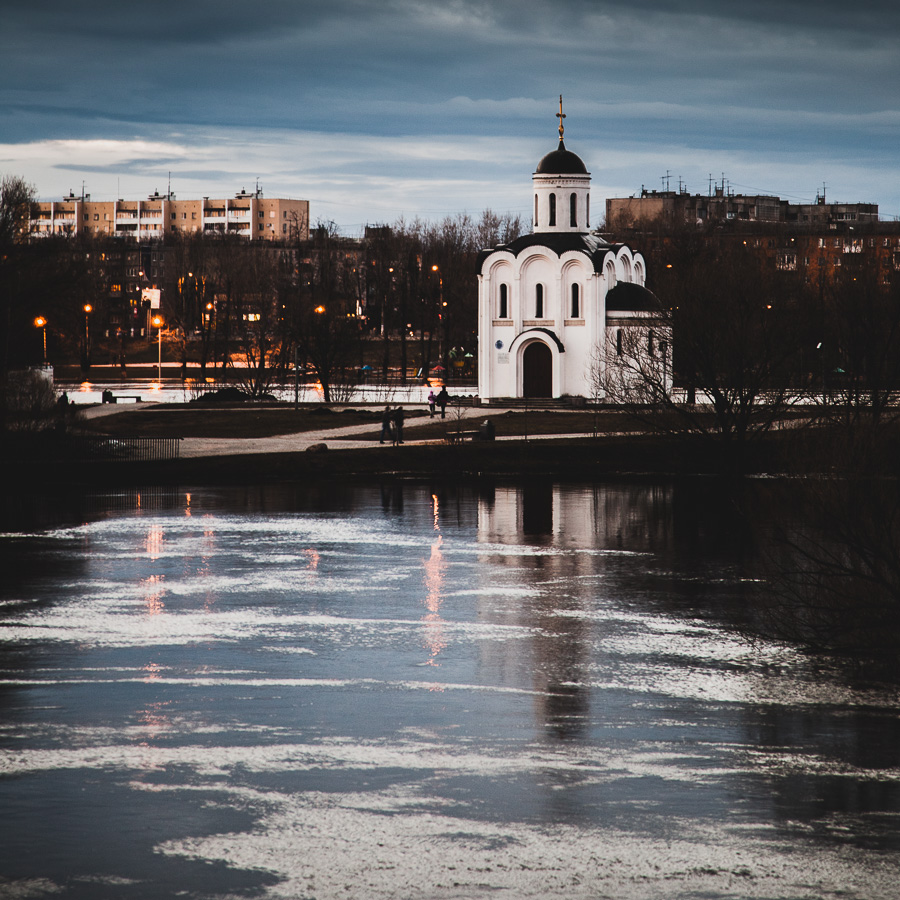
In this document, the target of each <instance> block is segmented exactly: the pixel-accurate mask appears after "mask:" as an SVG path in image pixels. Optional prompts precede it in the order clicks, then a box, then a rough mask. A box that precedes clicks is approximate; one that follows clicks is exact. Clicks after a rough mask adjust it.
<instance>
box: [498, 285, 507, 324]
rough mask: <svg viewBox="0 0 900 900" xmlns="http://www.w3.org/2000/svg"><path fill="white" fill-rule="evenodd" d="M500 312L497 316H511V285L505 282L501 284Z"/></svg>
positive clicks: (504, 317)
mask: <svg viewBox="0 0 900 900" xmlns="http://www.w3.org/2000/svg"><path fill="white" fill-rule="evenodd" d="M498 312H499V315H498V317H497V318H499V319H508V318H509V286H508V285H505V284H501V285H500V309H499V310H498Z"/></svg>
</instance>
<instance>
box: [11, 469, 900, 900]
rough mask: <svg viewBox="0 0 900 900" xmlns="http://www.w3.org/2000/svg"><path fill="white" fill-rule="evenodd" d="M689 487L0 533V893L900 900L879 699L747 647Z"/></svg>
mask: <svg viewBox="0 0 900 900" xmlns="http://www.w3.org/2000/svg"><path fill="white" fill-rule="evenodd" d="M688 490H691V488H689V487H686V486H685V485H665V484H655V485H646V484H616V485H598V486H567V487H563V486H559V485H552V484H543V483H535V484H530V485H527V486H524V487H516V486H502V485H501V486H493V487H490V488H488V487H483V488H480V489H478V490H470V489H459V490H452V489H449V488H446V487H431V488H426V487H417V486H414V485H404V486H400V485H396V484H391V485H386V486H384V487H383V488H381V487H352V486H347V485H343V486H335V485H318V486H312V487H309V488H291V487H284V486H280V487H270V488H255V487H247V488H242V489H235V490H230V491H221V490H218V491H217V490H204V489H199V490H198V489H192V490H190V491H189V492H178V491H174V490H172V491H168V492H167V491H160V492H153V491H150V492H140V494H131V495H128V494H126V495H116V496H109V497H106V498H96V497H95V498H92V499H91V500H90V501H89V502H86V506H84V507H81V508H80V509H81V510H82V512H81V514H80V521H81V522H82V524H76V525H55V526H53V527H49V528H46V529H43V530H37V531H34V532H32V533H19V534H17V535H8V536H6V537H0V562H2V563H3V567H4V572H6V573H8V576H9V577H7V578H5V579H4V583H3V585H2V587H0V603H2V605H0V624H2V631H0V640H2V642H3V647H4V655H3V671H2V683H0V703H2V708H3V711H4V714H3V717H2V723H3V724H2V726H0V805H2V808H3V809H4V814H3V816H0V829H2V832H0V846H3V847H4V851H3V852H4V861H3V865H2V868H0V879H3V878H5V879H6V881H3V880H0V894H3V893H4V891H6V892H7V893H10V894H12V895H20V896H28V895H29V892H30V894H31V895H37V896H40V891H44V892H45V893H46V892H51V891H52V892H55V893H53V896H61V897H73V898H96V897H101V898H103V897H116V898H144V897H147V898H151V897H153V898H160V897H169V896H171V897H174V896H192V897H209V896H217V897H238V896H241V897H304V896H309V897H317V898H330V897H338V896H340V897H347V896H350V897H363V896H364V897H373V898H379V897H385V898H386V897H398V896H403V897H473V896H482V895H486V894H488V893H494V892H496V891H505V892H506V895H507V896H514V897H517V898H518V897H548V896H552V897H585V898H586V897H602V896H609V897H617V898H632V897H633V898H645V897H649V898H655V897H660V898H662V897H666V898H671V897H705V898H724V897H761V898H762V897H767V898H772V897H783V898H794V897H796V898H801V897H803V898H807V897H831V896H841V897H845V898H846V897H850V898H870V900H871V898H888V897H894V896H896V891H895V888H896V878H897V875H898V874H900V872H898V865H897V862H896V858H897V857H896V851H897V849H898V837H900V818H898V817H900V787H898V785H900V781H898V776H900V758H898V757H900V750H898V747H900V716H898V710H897V702H896V701H897V696H896V692H895V691H893V690H891V689H887V688H884V689H876V688H860V687H856V686H854V685H852V684H849V683H848V682H846V681H845V680H844V679H843V678H842V677H841V675H840V673H839V672H838V671H837V670H835V669H832V668H829V667H828V666H825V665H813V664H812V663H811V662H810V661H809V660H807V659H805V658H804V657H803V656H801V655H800V654H798V653H797V652H796V651H794V650H792V649H791V648H789V647H786V646H783V645H779V644H775V643H772V642H768V641H765V640H761V639H760V640H757V641H756V642H754V643H752V644H751V643H748V642H747V641H746V640H745V639H743V638H742V637H741V636H740V630H739V626H740V625H741V624H742V623H743V622H745V621H746V617H747V609H748V606H752V602H753V597H754V592H755V591H759V590H761V589H763V588H762V585H761V583H760V582H757V581H756V580H754V571H753V569H752V554H750V553H748V552H747V550H746V547H745V542H744V539H743V537H742V536H741V534H740V533H739V532H737V531H735V530H734V529H731V530H729V527H728V526H729V523H728V522H727V521H725V520H724V519H723V512H722V507H721V505H717V504H716V503H712V504H711V505H710V508H708V509H704V508H702V507H703V502H702V495H703V494H702V492H698V491H696V490H694V493H693V495H692V498H693V500H694V502H691V503H688V502H687V499H688V498H687V495H686V494H685V491H688ZM709 494H710V495H714V494H715V489H714V490H712V491H710V492H709ZM698 497H699V498H700V499H698ZM84 509H87V510H88V512H87V513H86V514H85V513H84V512H83V510H84ZM735 527H736V526H735ZM729 535H731V536H730V537H729ZM48 847H52V848H53V852H52V853H48V852H47V849H48Z"/></svg>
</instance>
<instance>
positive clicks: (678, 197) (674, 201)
mask: <svg viewBox="0 0 900 900" xmlns="http://www.w3.org/2000/svg"><path fill="white" fill-rule="evenodd" d="M730 221H734V222H760V223H765V224H770V225H774V224H778V223H788V224H796V225H800V226H808V227H810V228H821V227H823V226H824V227H832V226H833V227H835V228H836V227H838V226H839V225H840V224H846V223H852V222H860V223H862V222H877V221H878V204H877V203H826V202H825V194H824V192H823V193H822V194H821V195H820V196H817V197H816V202H815V203H790V202H789V201H787V200H782V199H781V198H780V197H775V196H770V195H765V194H735V193H732V192H729V191H727V190H726V189H725V187H724V185H723V186H722V187H719V186H716V187H715V189H714V191H713V192H712V193H710V194H689V193H687V191H648V190H646V189H642V190H641V193H640V195H639V196H636V197H611V198H609V199H608V200H607V201H606V227H607V228H608V229H610V230H613V231H615V230H617V229H621V228H633V227H635V226H639V225H643V226H647V225H650V224H651V223H656V224H659V225H663V226H669V227H671V226H676V225H681V224H686V225H694V224H696V225H703V224H706V223H710V222H730Z"/></svg>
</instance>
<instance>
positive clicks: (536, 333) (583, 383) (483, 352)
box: [478, 245, 646, 400]
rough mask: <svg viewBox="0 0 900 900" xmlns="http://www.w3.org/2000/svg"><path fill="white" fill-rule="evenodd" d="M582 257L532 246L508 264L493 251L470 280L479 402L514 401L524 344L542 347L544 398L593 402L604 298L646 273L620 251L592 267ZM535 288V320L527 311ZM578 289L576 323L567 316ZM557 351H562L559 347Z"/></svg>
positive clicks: (508, 257)
mask: <svg viewBox="0 0 900 900" xmlns="http://www.w3.org/2000/svg"><path fill="white" fill-rule="evenodd" d="M597 268H599V271H595V263H594V261H592V259H591V257H589V256H588V255H587V254H586V253H584V252H581V251H577V250H573V251H568V252H565V253H563V254H562V256H557V255H556V254H555V253H554V252H553V251H552V250H550V249H549V248H548V247H545V246H540V245H538V246H532V247H528V248H526V249H524V250H522V251H521V252H520V253H519V255H518V256H515V255H514V254H513V253H512V252H510V251H509V250H497V251H496V252H494V253H492V254H490V255H489V256H488V257H487V258H486V259H485V260H484V262H483V265H482V269H481V274H480V275H479V278H478V308H479V317H478V336H479V353H478V359H479V370H478V393H479V396H480V397H481V398H482V399H484V400H490V399H494V398H500V397H516V398H518V397H522V396H524V394H523V366H522V354H523V352H524V350H525V348H526V347H527V346H528V344H529V343H531V342H533V341H539V342H541V343H543V344H544V345H545V346H547V347H548V348H549V350H550V353H551V358H552V396H553V397H562V396H580V397H593V396H595V394H596V387H595V385H594V382H595V377H594V376H593V372H592V368H593V367H594V366H595V365H596V363H595V360H596V359H597V357H598V355H599V354H598V350H597V348H599V347H602V346H603V344H604V340H605V327H606V302H605V301H606V294H607V292H608V291H609V290H610V289H611V288H612V287H615V285H616V283H618V282H620V281H628V282H634V283H637V284H641V285H643V280H644V272H645V271H646V266H645V265H644V260H643V258H642V257H641V255H640V254H635V253H633V252H632V251H631V250H630V248H628V247H627V246H616V247H610V249H609V250H608V251H607V253H606V255H605V256H604V257H603V259H602V260H601V261H600V264H599V265H598V266H597ZM504 284H505V285H506V286H507V316H506V317H505V318H501V316H500V312H501V310H500V290H501V285H504ZM538 284H542V285H543V295H544V308H543V315H541V316H540V317H539V316H538V315H537V310H536V309H535V298H536V287H537V285H538ZM573 284H577V285H578V288H579V305H580V309H579V315H578V316H577V317H573V316H572V315H571V312H572V310H571V288H572V285H573ZM560 344H561V345H562V347H560Z"/></svg>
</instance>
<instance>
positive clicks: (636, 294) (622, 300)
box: [606, 281, 660, 314]
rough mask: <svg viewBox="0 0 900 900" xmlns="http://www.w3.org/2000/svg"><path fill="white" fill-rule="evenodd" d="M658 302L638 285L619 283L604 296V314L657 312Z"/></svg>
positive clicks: (658, 308)
mask: <svg viewBox="0 0 900 900" xmlns="http://www.w3.org/2000/svg"><path fill="white" fill-rule="evenodd" d="M659 311H660V305H659V300H658V299H657V297H656V294H654V293H653V292H652V291H648V290H647V288H645V287H643V286H642V285H640V284H632V283H631V282H629V281H620V282H618V284H616V286H615V287H614V288H612V289H611V290H610V291H608V292H607V294H606V312H607V314H609V313H610V312H659Z"/></svg>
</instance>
